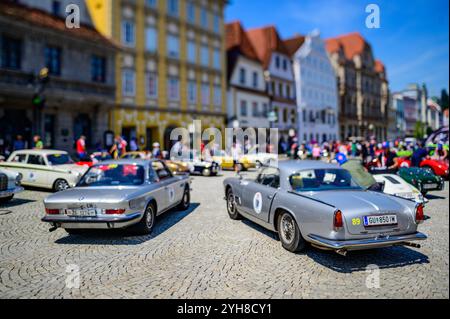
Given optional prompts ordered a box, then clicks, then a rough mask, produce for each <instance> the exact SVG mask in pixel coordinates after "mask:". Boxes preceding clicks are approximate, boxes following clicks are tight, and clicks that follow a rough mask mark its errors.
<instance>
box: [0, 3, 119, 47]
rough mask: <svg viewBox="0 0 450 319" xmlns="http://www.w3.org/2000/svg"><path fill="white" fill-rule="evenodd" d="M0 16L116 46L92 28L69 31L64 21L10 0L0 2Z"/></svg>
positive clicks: (82, 26)
mask: <svg viewBox="0 0 450 319" xmlns="http://www.w3.org/2000/svg"><path fill="white" fill-rule="evenodd" d="M0 15H2V16H5V17H8V18H12V19H14V20H17V21H23V22H26V23H29V24H31V25H32V26H38V27H42V28H47V29H52V30H54V31H59V32H61V33H65V34H66V35H69V36H74V37H78V38H81V39H84V40H86V41H91V42H99V43H101V44H103V45H108V46H111V47H117V46H118V45H117V44H114V43H113V42H112V41H111V40H109V39H107V38H106V37H104V36H103V35H102V34H100V33H99V32H98V31H97V30H96V29H95V28H93V27H90V26H87V25H81V26H80V28H74V29H69V28H67V27H66V23H65V19H63V18H60V17H57V16H54V15H52V14H50V13H48V12H45V11H43V10H39V9H36V8H31V7H27V6H25V5H22V4H18V3H13V2H12V1H11V0H0Z"/></svg>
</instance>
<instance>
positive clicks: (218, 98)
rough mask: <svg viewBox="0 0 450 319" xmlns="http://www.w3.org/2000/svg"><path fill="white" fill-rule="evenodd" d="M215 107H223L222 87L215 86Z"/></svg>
mask: <svg viewBox="0 0 450 319" xmlns="http://www.w3.org/2000/svg"><path fill="white" fill-rule="evenodd" d="M214 106H216V107H221V106H222V88H221V87H220V85H215V86H214Z"/></svg>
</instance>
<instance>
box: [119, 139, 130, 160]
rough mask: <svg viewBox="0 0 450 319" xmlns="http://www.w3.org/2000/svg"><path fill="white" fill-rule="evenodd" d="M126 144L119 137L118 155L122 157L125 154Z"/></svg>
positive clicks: (125, 141)
mask: <svg viewBox="0 0 450 319" xmlns="http://www.w3.org/2000/svg"><path fill="white" fill-rule="evenodd" d="M127 146H128V142H127V140H126V139H125V137H123V136H119V154H120V156H122V155H123V154H125V153H126V152H127Z"/></svg>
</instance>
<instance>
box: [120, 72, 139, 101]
mask: <svg viewBox="0 0 450 319" xmlns="http://www.w3.org/2000/svg"><path fill="white" fill-rule="evenodd" d="M135 87H136V75H135V73H134V71H131V70H123V71H122V88H123V95H124V96H134V95H135V91H136V90H135Z"/></svg>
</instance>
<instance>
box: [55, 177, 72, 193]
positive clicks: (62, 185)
mask: <svg viewBox="0 0 450 319" xmlns="http://www.w3.org/2000/svg"><path fill="white" fill-rule="evenodd" d="M69 188H70V185H69V183H67V181H66V180H64V179H58V180H56V182H55V184H54V186H53V190H54V191H55V192H62V191H65V190H67V189H69Z"/></svg>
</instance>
